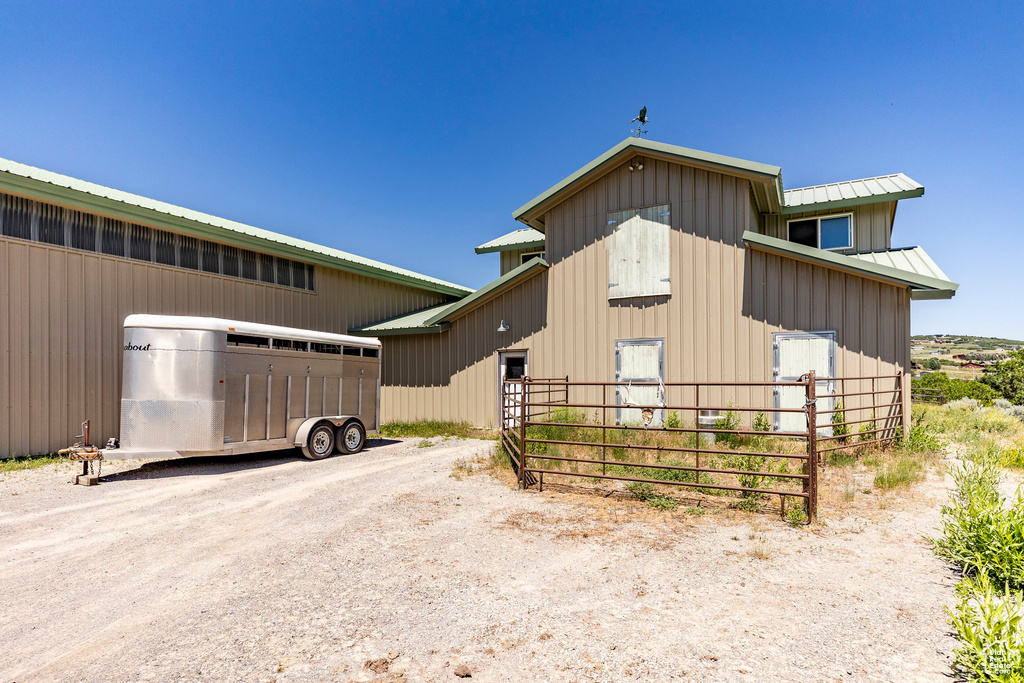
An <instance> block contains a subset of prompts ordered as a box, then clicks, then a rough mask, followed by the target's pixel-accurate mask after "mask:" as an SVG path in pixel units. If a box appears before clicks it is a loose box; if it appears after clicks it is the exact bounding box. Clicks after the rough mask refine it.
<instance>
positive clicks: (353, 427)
mask: <svg viewBox="0 0 1024 683" xmlns="http://www.w3.org/2000/svg"><path fill="white" fill-rule="evenodd" d="M365 444H366V430H365V429H363V425H362V423H360V422H359V420H349V421H348V422H346V423H345V425H344V426H343V427H342V428H341V429H339V430H338V450H339V451H340V452H342V453H345V454H346V455H351V454H352V453H358V452H359V451H361V450H363V446H364V445H365Z"/></svg>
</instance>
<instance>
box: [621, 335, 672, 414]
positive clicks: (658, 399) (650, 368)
mask: <svg viewBox="0 0 1024 683" xmlns="http://www.w3.org/2000/svg"><path fill="white" fill-rule="evenodd" d="M664 351H665V342H664V340H662V339H621V340H619V341H617V342H615V381H616V382H659V383H660V382H664V381H665V374H664V365H665V363H664V358H665V353H664ZM615 402H616V403H617V404H618V405H620V406H628V405H639V406H663V405H665V395H664V391H663V389H662V387H661V386H639V387H638V386H631V385H629V384H627V385H626V386H620V387H618V390H617V391H616V392H615ZM664 420H665V411H664V410H658V409H654V411H653V415H651V420H650V423H649V426H651V427H660V426H661V425H662V424H663V423H664ZM616 422H617V423H618V424H631V425H643V424H644V423H645V420H644V415H643V409H642V408H618V409H617V410H616Z"/></svg>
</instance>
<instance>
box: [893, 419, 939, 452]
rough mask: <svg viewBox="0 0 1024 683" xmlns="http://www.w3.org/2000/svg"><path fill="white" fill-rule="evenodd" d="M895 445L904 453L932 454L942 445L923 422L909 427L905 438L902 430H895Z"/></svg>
mask: <svg viewBox="0 0 1024 683" xmlns="http://www.w3.org/2000/svg"><path fill="white" fill-rule="evenodd" d="M895 445H896V447H897V448H898V449H900V450H901V451H903V452H904V453H934V452H935V451H937V450H939V449H941V448H942V444H941V443H940V442H939V440H938V439H937V438H936V437H935V436H934V435H932V434H931V432H929V431H928V427H927V426H925V424H924V423H923V422H915V423H914V424H913V425H911V427H910V429H909V431H908V432H907V435H906V436H904V435H903V431H902V430H900V429H897V430H896V438H895Z"/></svg>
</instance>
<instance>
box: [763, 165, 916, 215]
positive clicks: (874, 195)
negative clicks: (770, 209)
mask: <svg viewBox="0 0 1024 683" xmlns="http://www.w3.org/2000/svg"><path fill="white" fill-rule="evenodd" d="M923 194H924V185H922V184H921V183H919V182H917V181H916V180H913V179H912V178H908V177H907V176H906V175H904V174H902V173H894V174H892V175H883V176H876V177H874V178H862V179H861V180H844V181H842V182H838V183H826V184H825V185H814V186H812V187H798V188H796V189H794V190H786V191H784V192H783V193H782V199H783V204H784V206H783V207H782V213H783V214H789V213H800V212H802V211H820V210H822V209H843V208H847V207H850V206H857V205H859V204H874V203H876V202H880V201H895V200H899V199H909V198H911V197H920V196H921V195H923Z"/></svg>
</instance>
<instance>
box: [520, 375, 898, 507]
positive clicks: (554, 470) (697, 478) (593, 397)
mask: <svg viewBox="0 0 1024 683" xmlns="http://www.w3.org/2000/svg"><path fill="white" fill-rule="evenodd" d="M902 380H903V378H902V375H899V374H896V375H883V376H868V377H845V378H822V377H815V375H814V373H808V374H806V375H804V376H802V377H800V378H799V380H798V381H793V382H660V381H659V382H571V381H569V379H568V377H565V378H557V379H543V378H534V377H528V376H527V377H523V378H521V379H519V380H515V381H509V382H506V383H505V384H504V385H503V387H502V396H501V405H502V420H501V436H500V438H501V444H502V447H503V449H504V450H505V452H506V453H508V455H509V457H510V458H511V461H512V464H513V466H514V468H515V471H516V473H517V475H518V479H519V484H520V486H521V487H523V488H529V487H531V486H534V485H536V486H538V488H540V489H543V486H544V476H545V475H547V476H548V477H549V478H550V477H563V476H568V477H583V478H590V479H595V480H602V479H610V480H620V481H628V482H639V483H643V484H651V485H660V484H665V485H673V486H680V487H687V488H689V489H697V490H698V491H700V492H714V493H725V494H732V495H736V494H738V495H739V496H741V497H742V498H747V499H754V500H757V499H761V498H765V497H770V496H778V497H779V501H780V511H781V512H782V514H783V515H784V514H785V512H786V500H787V498H796V499H798V500H800V501H803V504H804V510H805V512H806V515H807V519H808V521H813V520H814V519H815V517H816V515H817V503H818V469H819V465H820V457H821V456H822V455H823V454H825V453H828V452H831V451H838V450H845V449H852V448H860V447H864V446H872V445H878V444H880V443H883V442H887V441H891V440H893V439H895V438H896V437H897V435H898V434H902V430H903V421H904V420H903V405H904V395H903V382H902ZM823 383H824V384H825V385H826V386H829V387H832V388H833V389H832V390H831V391H829V392H827V393H826V394H825V395H821V393H820V388H821V387H822V386H823ZM782 391H787V392H790V396H791V397H792V392H794V391H798V392H801V393H802V396H803V405H802V406H801V407H782V406H781V405H780V403H779V401H778V396H779V394H780V392H782ZM636 396H640V397H641V398H642V400H637V399H636V398H635V397H636ZM794 413H800V414H802V415H801V417H802V418H803V419H802V420H799V422H800V423H801V424H802V425H803V428H802V429H793V428H790V429H788V430H786V431H782V430H779V429H776V428H774V425H777V424H781V423H782V421H781V420H780V419H779V417H780V415H785V414H794ZM850 416H852V418H851V417H850ZM853 418H855V419H853ZM794 422H795V421H794V420H793V419H792V418H790V419H788V420H787V421H786V422H785V424H789V425H792V424H794ZM792 465H796V467H795V468H793V467H791V466H792Z"/></svg>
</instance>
